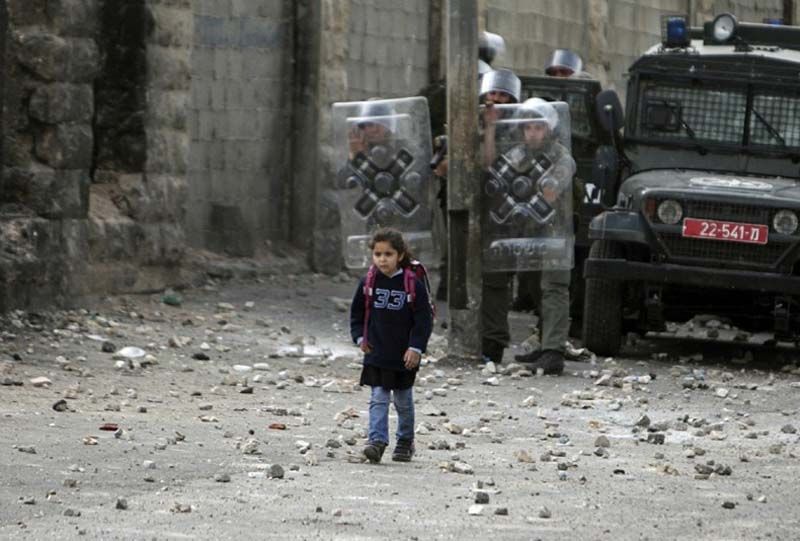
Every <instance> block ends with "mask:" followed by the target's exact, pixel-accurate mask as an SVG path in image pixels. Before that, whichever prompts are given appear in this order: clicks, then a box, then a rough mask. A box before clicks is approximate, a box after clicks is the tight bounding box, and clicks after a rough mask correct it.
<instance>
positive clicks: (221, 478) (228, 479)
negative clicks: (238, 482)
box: [214, 473, 231, 483]
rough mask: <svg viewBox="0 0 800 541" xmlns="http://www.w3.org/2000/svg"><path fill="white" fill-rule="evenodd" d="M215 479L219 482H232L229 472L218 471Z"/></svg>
mask: <svg viewBox="0 0 800 541" xmlns="http://www.w3.org/2000/svg"><path fill="white" fill-rule="evenodd" d="M214 481H216V482H217V483H230V482H231V476H230V475H229V474H227V473H218V474H216V475H215V476H214Z"/></svg>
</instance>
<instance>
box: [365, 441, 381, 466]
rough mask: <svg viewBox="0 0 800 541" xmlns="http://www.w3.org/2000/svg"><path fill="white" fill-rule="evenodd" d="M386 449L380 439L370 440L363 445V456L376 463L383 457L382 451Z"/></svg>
mask: <svg viewBox="0 0 800 541" xmlns="http://www.w3.org/2000/svg"><path fill="white" fill-rule="evenodd" d="M385 450H386V444H385V443H383V442H382V441H371V442H369V443H368V444H367V445H366V446H364V451H363V453H364V456H365V457H367V460H369V461H370V462H372V463H373V464H377V463H378V462H380V461H381V458H383V452H384V451H385Z"/></svg>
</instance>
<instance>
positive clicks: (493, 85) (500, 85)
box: [480, 68, 522, 103]
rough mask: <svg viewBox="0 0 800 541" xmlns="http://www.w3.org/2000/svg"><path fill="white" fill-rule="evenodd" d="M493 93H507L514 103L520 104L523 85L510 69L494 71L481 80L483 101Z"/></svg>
mask: <svg viewBox="0 0 800 541" xmlns="http://www.w3.org/2000/svg"><path fill="white" fill-rule="evenodd" d="M491 91H495V92H505V93H506V94H508V95H509V96H511V97H512V98H513V99H514V103H519V98H520V93H521V91H522V83H521V82H520V80H519V77H517V76H516V74H515V73H514V72H513V71H511V70H509V69H502V68H501V69H498V70H492V71H490V72H489V73H487V74H486V75H484V76H483V79H481V92H480V97H481V99H483V98H485V97H486V94H488V93H489V92H491Z"/></svg>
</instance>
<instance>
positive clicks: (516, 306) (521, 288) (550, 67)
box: [511, 49, 585, 331]
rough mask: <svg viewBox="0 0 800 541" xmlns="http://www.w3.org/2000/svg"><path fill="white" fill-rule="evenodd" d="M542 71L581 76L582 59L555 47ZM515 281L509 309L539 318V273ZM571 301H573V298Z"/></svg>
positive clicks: (577, 195) (578, 190)
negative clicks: (535, 312)
mask: <svg viewBox="0 0 800 541" xmlns="http://www.w3.org/2000/svg"><path fill="white" fill-rule="evenodd" d="M544 73H545V74H546V75H547V76H549V77H559V78H569V77H581V76H582V75H583V59H582V58H581V57H580V55H578V54H577V53H575V52H573V51H571V50H570V49H556V50H554V51H553V52H552V53H551V54H550V57H549V58H548V59H547V62H546V63H545V66H544ZM538 97H541V98H545V99H546V100H547V101H553V99H552V98H550V97H547V96H544V95H539V96H538ZM582 187H583V182H582V181H580V180H578V179H576V181H575V184H574V193H573V196H574V197H573V199H574V200H575V201H574V202H575V203H577V204H580V203H581V202H582V201H583V196H584V195H585V191H584V190H583V188H582ZM576 212H577V206H576ZM516 282H517V288H516V290H517V293H516V297H515V298H514V301H513V302H512V304H511V309H512V310H514V311H517V312H526V311H533V310H538V315H539V317H540V318H541V306H540V305H541V298H542V292H541V290H540V289H539V284H540V283H541V276H540V275H539V273H538V272H521V273H518V274H517V277H516ZM578 297H579V298H578V300H580V297H581V296H580V295H579V296H578ZM572 301H573V302H575V299H573V300H572ZM540 331H541V329H540Z"/></svg>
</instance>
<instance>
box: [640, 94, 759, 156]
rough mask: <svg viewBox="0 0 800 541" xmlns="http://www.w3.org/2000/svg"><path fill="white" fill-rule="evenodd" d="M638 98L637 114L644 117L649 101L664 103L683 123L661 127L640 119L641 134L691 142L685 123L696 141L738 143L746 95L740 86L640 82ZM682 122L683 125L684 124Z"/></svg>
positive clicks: (743, 118) (651, 102) (745, 105)
mask: <svg viewBox="0 0 800 541" xmlns="http://www.w3.org/2000/svg"><path fill="white" fill-rule="evenodd" d="M642 88H643V90H642V99H641V100H639V104H640V105H639V108H640V109H639V111H638V113H639V116H640V118H644V117H645V114H646V110H645V107H647V106H648V105H650V104H659V103H660V104H668V108H671V109H673V110H674V111H673V115H676V114H680V116H681V117H682V119H683V123H680V122H679V120H678V119H677V118H676V119H675V120H676V121H678V123H679V126H675V125H674V124H673V123H669V124H668V125H664V126H661V127H658V126H655V125H648V123H647V122H640V123H639V129H640V130H641V132H642V133H641V134H642V135H643V136H644V137H654V138H659V139H671V140H684V141H689V142H691V141H692V138H691V137H690V136H689V132H688V130H687V129H686V125H688V126H689V128H691V130H692V132H693V133H694V137H695V138H696V139H697V140H698V141H713V142H717V143H731V144H736V145H739V144H741V143H742V134H743V133H744V122H745V113H746V109H747V94H746V92H745V90H744V89H740V88H731V89H721V88H712V87H702V86H698V87H683V86H669V85H664V84H663V81H659V82H658V85H657V86H656V85H654V84H644V85H643V87H642ZM684 123H685V124H684Z"/></svg>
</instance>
